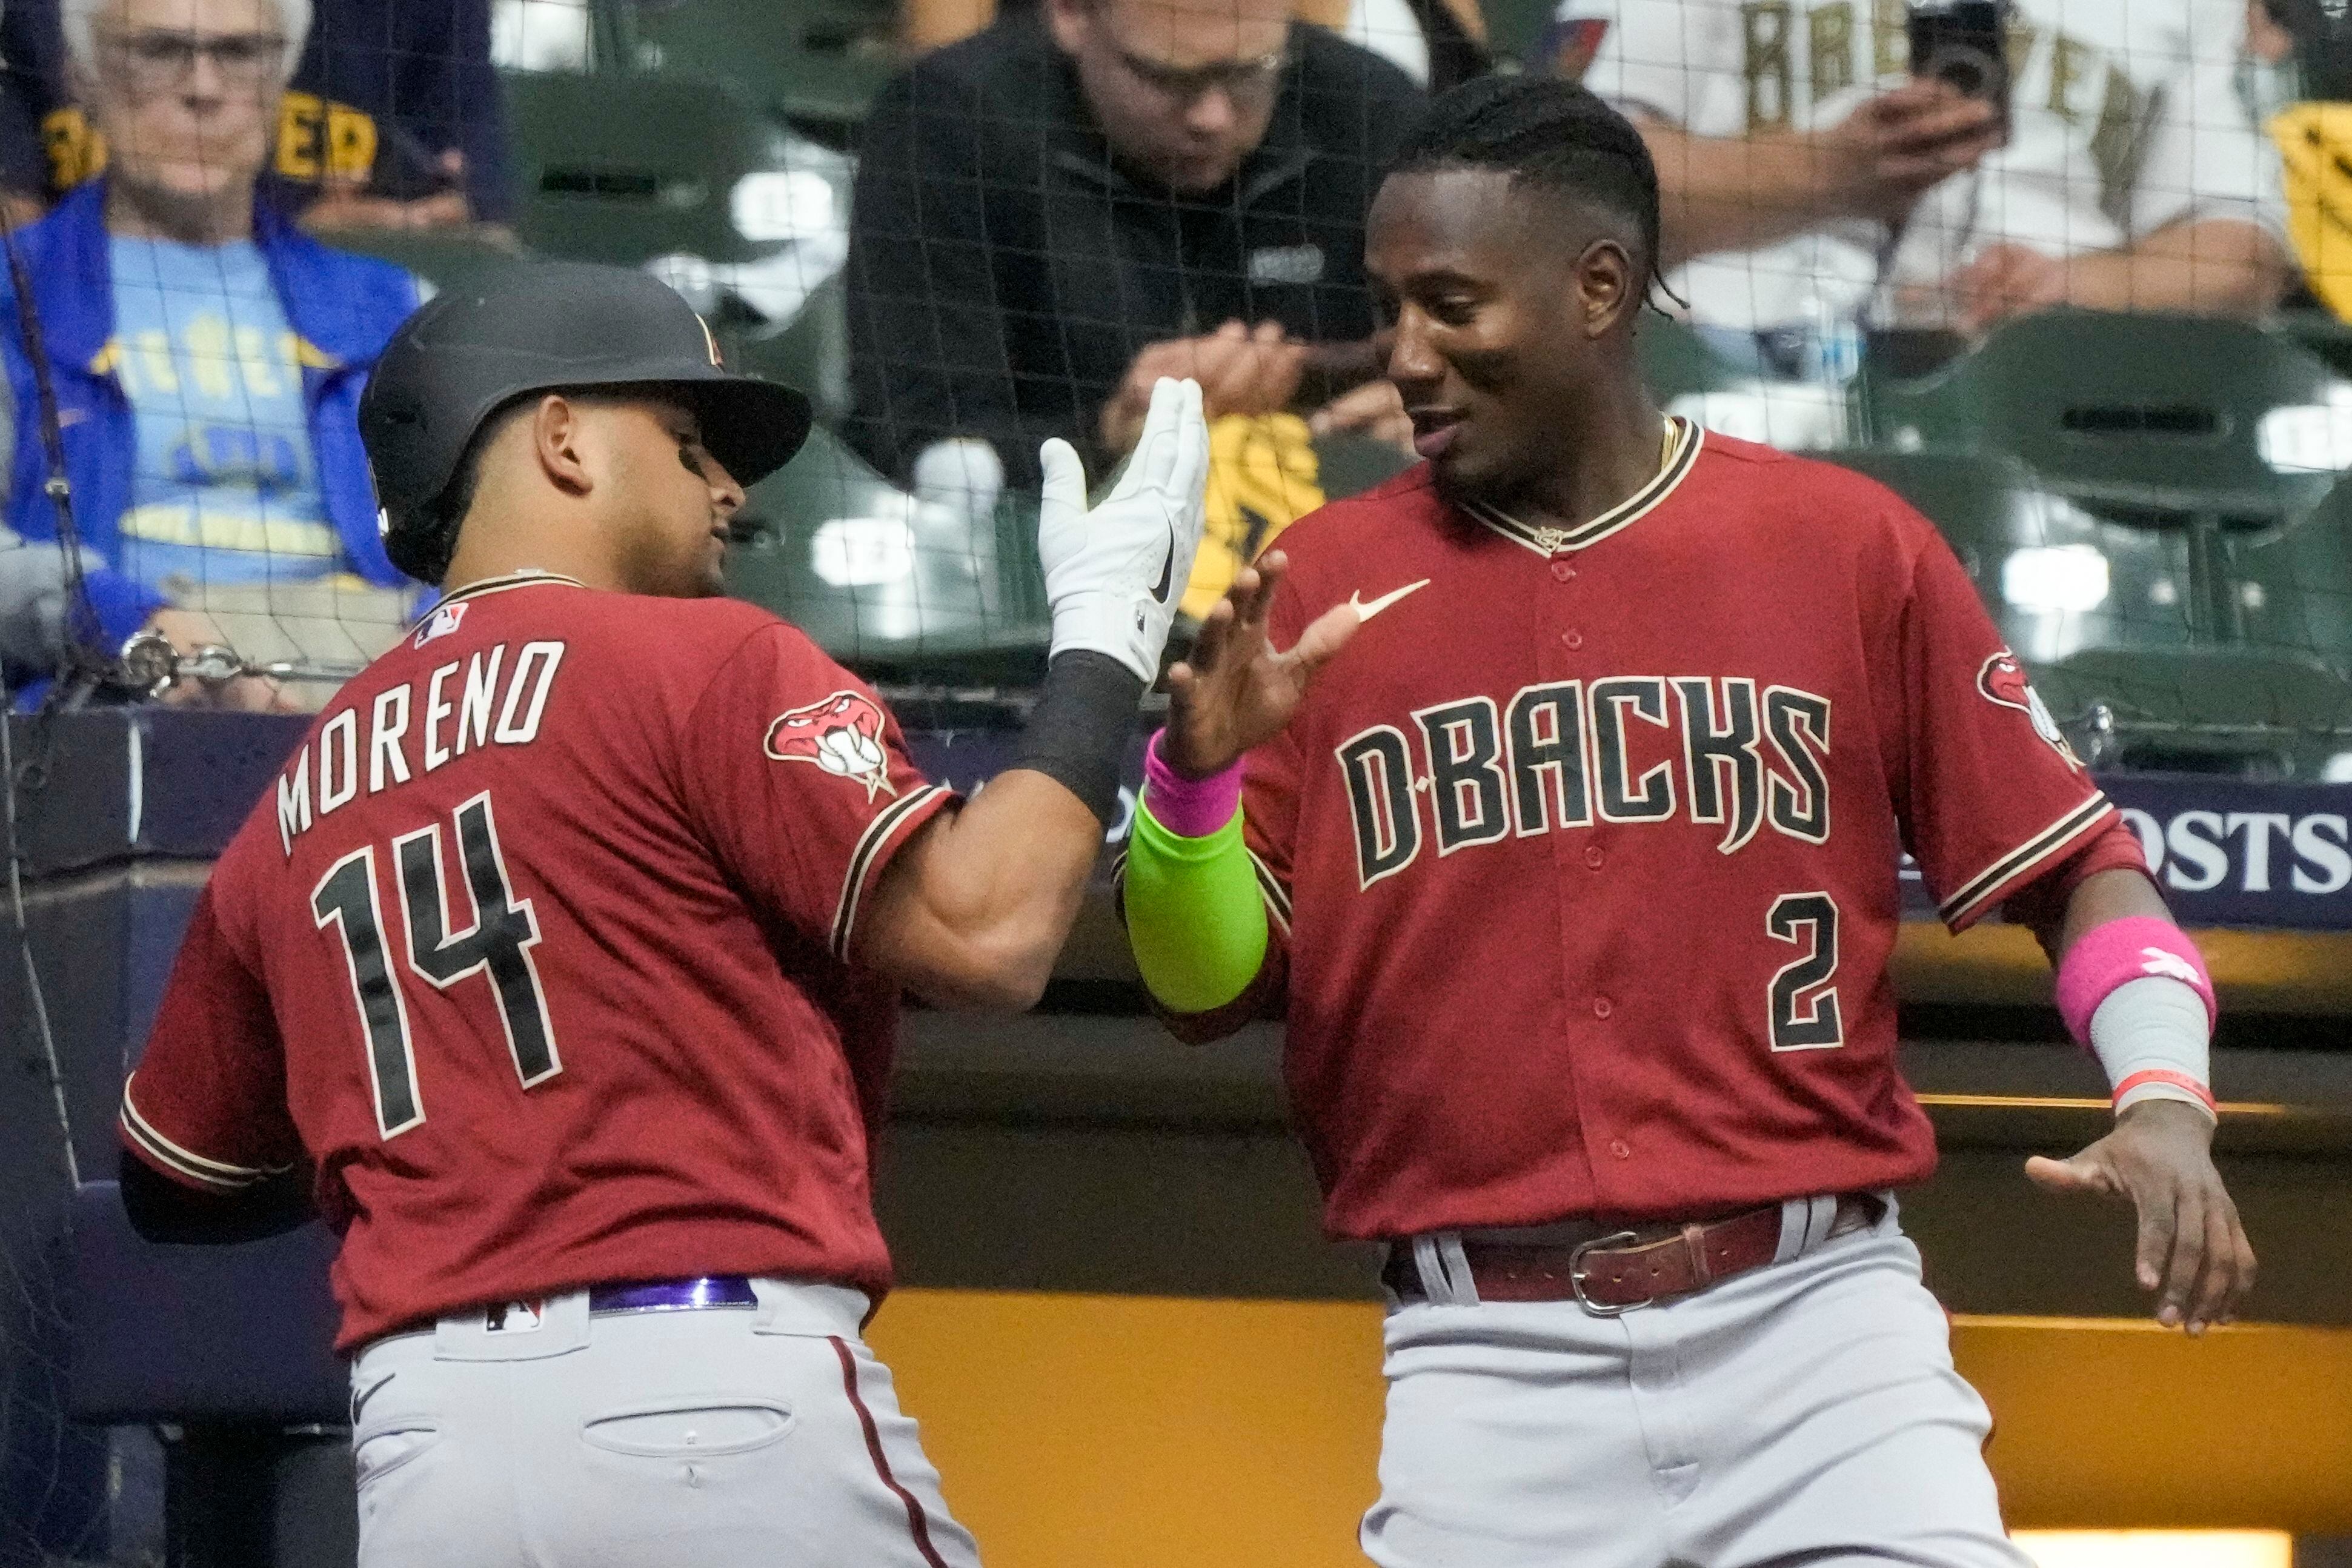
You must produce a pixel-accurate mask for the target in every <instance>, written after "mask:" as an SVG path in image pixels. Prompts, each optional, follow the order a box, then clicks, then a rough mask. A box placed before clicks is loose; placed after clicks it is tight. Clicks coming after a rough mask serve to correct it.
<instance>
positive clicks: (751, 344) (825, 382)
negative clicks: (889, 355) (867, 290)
mask: <svg viewBox="0 0 2352 1568" xmlns="http://www.w3.org/2000/svg"><path fill="white" fill-rule="evenodd" d="M725 346H726V349H727V363H729V364H730V365H735V366H738V367H740V369H742V370H745V371H747V372H749V373H750V374H753V375H763V376H766V377H767V378H768V379H769V380H771V381H781V382H782V383H783V384H785V385H787V386H796V387H798V388H800V389H801V391H803V392H804V393H806V394H807V395H808V396H809V400H810V401H811V402H813V403H814V404H815V405H816V410H817V417H818V418H819V419H837V418H839V417H840V416H842V415H843V414H844V413H845V412H846V411H847V407H848V403H849V305H848V294H847V290H846V289H845V287H844V286H843V282H842V279H841V278H840V276H839V275H838V274H836V275H835V276H834V277H832V278H830V279H826V280H825V281H824V283H823V284H821V285H820V286H819V287H818V288H817V289H816V290H815V291H814V293H812V294H810V295H809V297H808V302H807V303H806V304H804V305H803V306H802V307H801V310H800V314H798V315H796V316H794V317H793V320H792V322H791V324H790V325H789V326H787V327H785V328H784V330H783V331H781V332H778V333H776V334H774V335H773V336H772V337H768V338H761V339H752V338H747V337H738V338H733V339H730V341H729V342H727V344H726V345H725Z"/></svg>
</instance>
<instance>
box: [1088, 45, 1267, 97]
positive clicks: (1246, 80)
mask: <svg viewBox="0 0 2352 1568" xmlns="http://www.w3.org/2000/svg"><path fill="white" fill-rule="evenodd" d="M1111 52H1112V53H1113V54H1115V55H1117V56H1118V63H1119V64H1120V65H1121V66H1124V67H1125V68H1127V72H1128V74H1129V76H1132V77H1133V78H1135V79H1136V80H1138V81H1139V82H1141V83H1142V84H1143V85H1144V86H1146V87H1148V88H1150V89H1151V90H1152V91H1154V92H1156V93H1158V94H1160V96H1161V97H1162V98H1165V99H1167V100H1169V101H1170V102H1171V103H1179V104H1186V105H1190V104H1194V103H1198V102H1200V101H1201V100H1202V99H1204V98H1206V97H1208V96H1209V94H1211V93H1213V92H1223V94H1224V95H1225V97H1226V98H1228V99H1230V100H1232V101H1234V102H1235V103H1257V102H1263V101H1265V100H1266V99H1268V98H1271V97H1273V96H1274V91H1275V89H1276V86H1277V85H1278V84H1279V83H1280V82H1281V80H1282V73H1283V71H1284V69H1285V68H1286V67H1288V66H1289V64H1290V49H1289V47H1287V46H1285V47H1282V48H1279V49H1276V50H1275V51H1273V52H1272V53H1271V54H1264V55H1258V56H1256V57H1255V58H1250V59H1241V60H1217V61H1214V62H1213V63H1211V64H1209V65H1204V66H1171V65H1169V64H1166V63H1165V62H1163V61H1160V60H1155V59H1151V58H1148V57H1146V56H1143V55H1139V54H1136V53H1134V52H1133V51H1132V50H1129V49H1128V48H1126V47H1122V46H1121V45H1120V44H1119V43H1118V40H1117V39H1115V38H1114V39H1113V40H1111Z"/></svg>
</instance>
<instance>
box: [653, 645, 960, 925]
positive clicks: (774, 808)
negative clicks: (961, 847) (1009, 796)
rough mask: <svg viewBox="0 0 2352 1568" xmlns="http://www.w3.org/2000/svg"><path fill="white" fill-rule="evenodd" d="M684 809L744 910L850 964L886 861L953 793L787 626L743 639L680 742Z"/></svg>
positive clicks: (857, 690) (849, 682)
mask: <svg viewBox="0 0 2352 1568" xmlns="http://www.w3.org/2000/svg"><path fill="white" fill-rule="evenodd" d="M679 743H680V759H681V761H680V765H681V767H682V769H683V773H684V777H683V786H682V787H683V790H684V794H685V796H686V802H687V807H688V812H689V814H690V815H691V816H692V817H693V819H694V821H695V823H696V825H697V826H698V828H699V829H700V830H701V832H702V833H703V835H704V837H706V838H707V839H708V841H709V843H710V845H711V846H712V847H713V848H715V849H716V850H717V852H718V854H719V860H720V862H721V863H722V864H723V865H725V866H726V867H727V868H728V870H729V872H730V874H731V875H733V876H735V877H736V878H738V879H740V881H741V883H742V885H743V887H744V889H745V890H746V891H747V892H748V893H749V894H750V895H751V899H752V901H753V902H754V903H756V904H758V905H759V906H760V907H761V909H763V910H766V911H767V912H769V913H771V914H772V915H775V916H778V917H781V918H782V920H784V921H788V922H789V923H790V924H792V925H793V926H794V927H796V928H798V929H799V930H800V931H803V932H804V933H806V934H807V935H808V936H809V937H810V938H811V939H812V940H814V941H815V942H821V943H823V944H824V946H825V947H827V948H828V949H829V950H831V952H833V954H834V956H835V957H836V958H840V959H843V960H844V961H846V959H847V958H848V954H849V941H850V935H851V933H852V932H853V931H855V930H856V925H857V911H858V907H859V905H860V903H861V902H862V901H863V900H864V899H865V897H866V894H867V893H869V892H870V891H871V890H872V889H873V887H874V883H875V881H876V879H877V878H878V877H879V876H880V875H881V871H882V868H883V867H884V866H886V865H887V864H888V863H889V859H890V857H891V856H893V855H895V854H896V853H898V849H899V847H901V846H902V845H904V844H905V843H906V842H907V840H908V837H911V836H912V835H913V833H914V831H915V829H916V828H918V827H919V826H921V825H922V824H923V823H925V822H927V821H929V819H930V817H931V816H933V814H935V813H937V812H938V811H940V809H941V808H943V807H945V806H946V805H950V803H951V802H953V801H954V799H955V798H956V797H955V795H953V794H952V793H951V792H950V791H948V790H946V789H943V788H940V786H938V785H936V784H929V783H926V782H925V781H924V778H923V776H922V774H921V773H918V772H917V771H916V769H915V765H914V763H912V762H910V761H908V757H907V743H906V738H905V737H904V736H903V735H901V734H900V733H899V731H898V721H897V720H896V719H894V718H893V717H891V715H890V712H889V710H887V709H886V708H884V707H883V706H882V702H881V700H880V699H879V698H877V697H876V696H875V695H874V692H873V690H872V689H870V688H868V687H867V686H866V683H865V682H863V681H861V680H859V679H857V678H856V676H854V675H852V674H850V673H849V672H848V671H847V670H845V669H844V668H841V667H840V666H839V665H837V664H835V663H834V661H833V660H832V659H830V658H826V657H825V655H824V652H823V651H822V650H821V649H819V648H818V647H816V645H815V644H814V643H812V642H810V641H809V640H808V638H807V637H804V636H803V635H802V634H801V633H799V632H797V631H795V630H793V628H792V627H790V626H783V625H781V624H779V625H776V626H768V627H764V628H762V629H761V630H760V631H758V632H756V633H754V634H753V635H752V636H751V637H750V638H748V639H746V641H745V642H744V644H743V645H742V647H740V648H738V649H737V650H736V651H735V652H734V653H733V654H732V655H731V656H730V658H728V660H727V662H726V663H725V664H724V665H722V666H721V667H720V668H719V672H718V674H717V675H715V676H714V677H712V679H711V681H710V683H709V686H708V687H706V688H705V689H704V690H703V693H702V695H701V697H700V698H699V699H698V700H697V701H696V703H695V705H694V707H693V710H692V711H691V713H690V715H689V716H688V720H687V724H686V730H685V732H684V734H683V735H681V736H680V737H679Z"/></svg>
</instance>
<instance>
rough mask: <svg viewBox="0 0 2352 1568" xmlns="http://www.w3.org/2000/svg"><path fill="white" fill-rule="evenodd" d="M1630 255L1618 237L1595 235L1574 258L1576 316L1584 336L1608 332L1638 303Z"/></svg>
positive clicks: (1639, 298)
mask: <svg viewBox="0 0 2352 1568" xmlns="http://www.w3.org/2000/svg"><path fill="white" fill-rule="evenodd" d="M1636 276H1637V275H1636V273H1635V271H1634V268H1633V257H1632V255H1631V254H1629V253H1628V252H1627V251H1626V249H1625V246H1624V243H1623V242H1622V240H1617V239H1611V238H1601V239H1596V240H1594V241H1593V242H1592V243H1591V244H1590V245H1588V246H1586V247H1584V252H1583V254H1582V255H1580V256H1579V257H1578V258H1576V295H1577V298H1576V307H1577V310H1576V318H1577V321H1579V322H1580V324H1581V325H1582V327H1583V329H1584V335H1585V336H1586V337H1588V338H1599V337H1605V336H1607V335H1608V333H1609V331H1610V330H1611V329H1612V328H1613V327H1615V326H1616V325H1617V324H1618V322H1620V321H1623V320H1624V319H1625V318H1626V316H1627V315H1628V314H1629V313H1631V312H1632V311H1633V310H1634V309H1635V308H1637V307H1638V306H1639V304H1640V303H1641V290H1640V289H1639V288H1638V287H1637V285H1636V284H1635V281H1634V279H1635V278H1636Z"/></svg>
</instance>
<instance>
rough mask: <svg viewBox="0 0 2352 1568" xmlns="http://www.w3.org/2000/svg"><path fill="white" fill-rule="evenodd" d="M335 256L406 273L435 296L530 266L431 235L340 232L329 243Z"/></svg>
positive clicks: (499, 249) (487, 248) (515, 257)
mask: <svg viewBox="0 0 2352 1568" xmlns="http://www.w3.org/2000/svg"><path fill="white" fill-rule="evenodd" d="M329 238H330V239H331V242H332V243H333V245H334V246H335V247H336V248H337V249H339V250H352V251H357V252H358V253H359V254H360V255H362V256H373V257H379V258H383V260H385V261H389V262H393V263H394V264H395V265H397V266H401V267H405V268H408V270H409V271H411V272H414V273H415V274H416V276H417V277H419V278H421V279H424V280H425V282H427V283H429V284H431V285H432V286H433V287H434V289H436V290H440V289H463V288H466V287H468V286H469V285H472V284H476V283H482V282H487V281H488V280H489V279H492V278H494V277H496V276H497V275H498V274H499V272H501V271H503V270H505V269H506V268H510V267H520V266H522V265H524V264H525V263H527V262H528V261H529V260H530V258H528V257H526V256H523V255H522V254H521V253H520V252H519V251H517V250H515V249H514V248H513V247H509V246H504V245H492V244H488V243H486V242H484V241H482V240H480V239H477V238H473V237H467V236H462V235H446V234H436V233H435V232H433V231H432V230H430V229H413V228H379V229H342V230H339V231H337V232H336V233H335V234H333V235H331V236H330V237H329Z"/></svg>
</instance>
